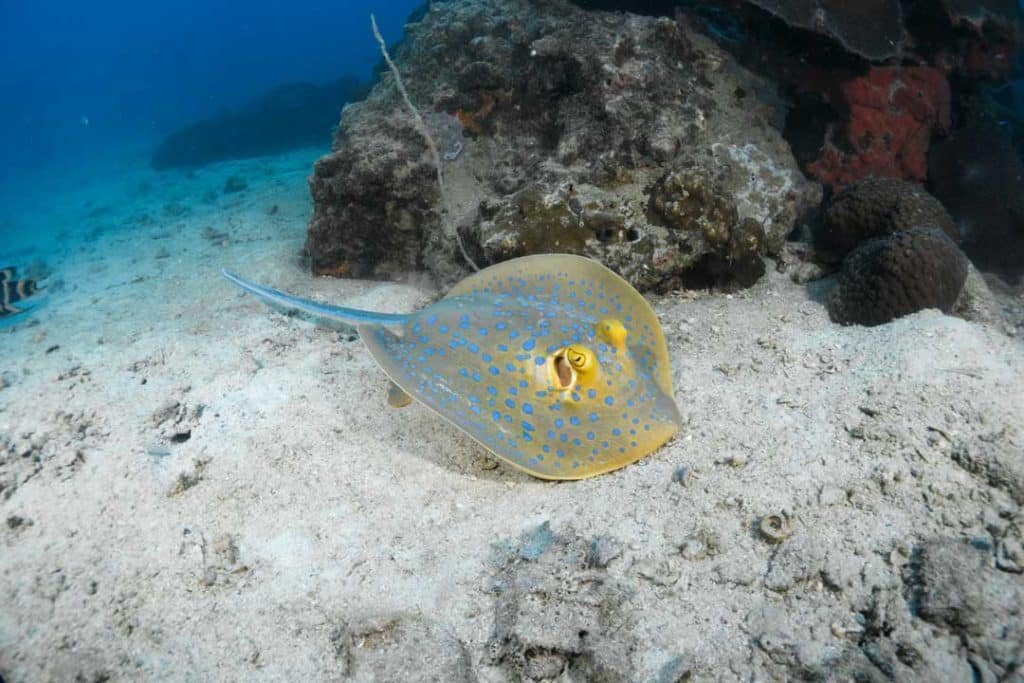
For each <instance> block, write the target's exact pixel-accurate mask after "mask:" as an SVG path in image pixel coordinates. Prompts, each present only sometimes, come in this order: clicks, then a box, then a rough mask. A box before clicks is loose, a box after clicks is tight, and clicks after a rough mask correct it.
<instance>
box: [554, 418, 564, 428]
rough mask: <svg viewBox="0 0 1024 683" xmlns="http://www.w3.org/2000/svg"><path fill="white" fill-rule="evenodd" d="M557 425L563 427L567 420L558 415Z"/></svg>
mask: <svg viewBox="0 0 1024 683" xmlns="http://www.w3.org/2000/svg"><path fill="white" fill-rule="evenodd" d="M555 426H556V427H558V428H559V429H561V428H562V427H564V426H565V420H563V419H562V418H560V417H556V418H555Z"/></svg>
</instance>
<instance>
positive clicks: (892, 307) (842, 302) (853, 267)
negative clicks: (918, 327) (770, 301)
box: [829, 228, 967, 325]
mask: <svg viewBox="0 0 1024 683" xmlns="http://www.w3.org/2000/svg"><path fill="white" fill-rule="evenodd" d="M966 278H967V257H966V256H964V254H963V252H962V251H960V249H959V247H957V246H956V244H955V243H954V242H953V240H951V239H950V238H949V237H948V236H947V235H946V234H945V233H944V232H943V231H942V230H939V229H937V228H922V229H916V230H911V231H908V232H897V233H893V234H891V235H886V236H882V237H875V238H872V239H869V240H867V241H866V242H864V243H863V244H861V245H860V246H859V247H857V248H856V249H855V250H853V251H852V252H851V253H850V254H849V255H848V256H847V257H846V260H845V261H843V268H842V271H841V272H840V274H839V285H838V287H836V289H835V290H834V291H833V292H832V294H831V296H830V300H829V312H830V313H831V316H832V319H833V320H834V321H836V322H838V323H842V324H844V325H848V324H860V325H881V324H883V323H887V322H889V321H890V320H893V319H895V318H899V317H901V316H904V315H908V314H910V313H914V312H916V311H920V310H922V309H925V308H938V309H940V310H942V311H943V312H944V313H948V312H949V311H950V309H951V308H952V307H953V304H954V303H955V302H956V299H957V297H958V296H959V295H960V290H961V289H962V288H963V285H964V280H965V279H966Z"/></svg>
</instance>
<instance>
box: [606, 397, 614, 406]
mask: <svg viewBox="0 0 1024 683" xmlns="http://www.w3.org/2000/svg"><path fill="white" fill-rule="evenodd" d="M604 404H605V405H606V406H613V405H615V399H614V398H613V397H611V396H605V397H604Z"/></svg>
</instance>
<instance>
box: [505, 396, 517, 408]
mask: <svg viewBox="0 0 1024 683" xmlns="http://www.w3.org/2000/svg"><path fill="white" fill-rule="evenodd" d="M505 405H506V406H508V407H509V408H515V407H516V402H515V401H513V400H512V399H510V398H506V399H505Z"/></svg>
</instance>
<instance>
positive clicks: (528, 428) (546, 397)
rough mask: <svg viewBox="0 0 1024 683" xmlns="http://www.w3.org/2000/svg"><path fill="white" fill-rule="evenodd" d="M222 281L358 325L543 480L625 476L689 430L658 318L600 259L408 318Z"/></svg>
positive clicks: (462, 420) (429, 394) (501, 283)
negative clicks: (621, 472) (683, 425)
mask: <svg viewBox="0 0 1024 683" xmlns="http://www.w3.org/2000/svg"><path fill="white" fill-rule="evenodd" d="M225 275H226V276H227V277H228V278H229V279H231V280H232V281H234V282H236V284H239V285H240V286H242V287H243V288H245V289H246V290H247V291H250V292H251V293H253V294H256V295H257V296H260V297H261V298H262V299H264V300H265V301H267V302H268V303H270V304H272V305H276V306H278V307H282V308H287V309H295V310H299V311H302V312H305V313H308V314H311V315H313V316H314V317H316V318H318V319H320V320H323V321H328V322H335V323H337V322H341V323H344V324H350V325H354V326H355V327H356V329H357V330H358V331H359V334H360V337H361V338H362V339H363V342H364V343H365V344H366V347H367V349H369V351H370V353H371V354H372V355H373V357H374V359H376V361H377V363H378V364H380V366H381V368H383V369H384V371H385V372H386V373H387V374H388V376H389V377H390V379H391V381H392V382H394V384H396V385H397V386H398V387H400V388H401V389H402V391H404V392H405V393H407V394H408V395H409V396H411V397H413V398H414V399H416V400H417V401H419V402H420V403H423V404H424V405H426V406H427V407H429V408H431V409H432V410H434V411H435V412H437V413H438V414H439V415H441V416H442V417H444V418H445V419H447V420H449V421H450V422H452V423H453V424H455V425H456V426H457V427H459V428H461V429H462V430H463V431H465V432H466V433H467V434H469V435H470V436H471V437H473V438H474V439H475V440H476V441H478V442H479V443H480V444H481V445H483V446H484V447H485V448H487V449H488V450H490V451H491V452H492V453H494V454H495V455H496V456H498V458H500V459H501V460H502V461H504V462H506V463H508V464H510V465H512V466H514V467H517V468H519V469H521V470H524V471H526V472H528V473H529V474H531V475H533V476H535V477H540V478H542V479H583V478H586V477H591V476H594V475H597V474H601V473H604V472H608V471H611V470H614V469H618V468H620V467H622V466H624V465H627V464H629V463H631V462H634V461H636V460H638V459H640V458H642V457H644V456H645V455H647V454H649V453H651V452H652V451H654V450H656V449H657V448H658V447H660V446H661V445H662V444H664V443H665V442H666V441H667V440H668V439H669V438H671V436H672V435H673V434H674V433H675V432H676V431H677V429H678V428H679V424H680V416H679V410H678V408H677V406H676V404H675V401H674V400H673V397H672V377H671V368H670V365H669V357H668V349H667V347H666V344H665V337H664V334H663V333H662V331H661V326H660V324H659V323H658V319H657V316H656V315H655V313H654V311H653V310H652V309H651V307H650V305H648V303H647V301H646V300H645V299H644V298H643V297H642V296H641V295H640V294H639V293H638V292H637V291H636V290H635V289H633V287H632V286H630V285H629V283H628V282H626V281H625V280H623V279H622V278H621V277H619V276H618V275H616V274H615V273H614V272H612V271H611V270H609V269H608V268H606V267H605V266H603V265H601V264H600V263H598V262H597V261H593V260H591V259H587V258H583V257H580V256H574V255H568V254H541V255H536V256H526V257H523V258H518V259H512V260H510V261H505V262H503V263H500V264H497V265H495V266H491V267H489V268H486V269H484V270H482V271H480V272H478V273H476V274H474V275H472V276H470V277H468V278H466V279H465V280H463V281H462V282H460V283H459V284H457V285H456V286H455V287H454V288H453V289H452V290H451V291H450V292H449V293H448V295H447V296H446V297H445V298H444V299H442V300H440V301H438V302H437V303H435V304H432V305H430V306H427V307H426V308H424V309H422V310H420V311H417V312H414V313H409V314H404V315H394V314H377V313H372V312H367V311H358V310H355V309H347V308H339V307H333V306H325V305H323V304H317V303H315V302H310V301H305V300H302V299H296V298H294V297H291V296H290V295H287V294H283V293H281V292H278V291H276V290H272V289H268V288H264V287H261V286H259V285H254V284H252V283H249V282H247V281H245V280H242V279H241V278H238V277H237V276H234V275H232V274H230V273H225ZM391 402H392V404H394V405H400V404H401V401H400V400H397V399H396V398H395V397H394V396H392V397H391Z"/></svg>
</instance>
